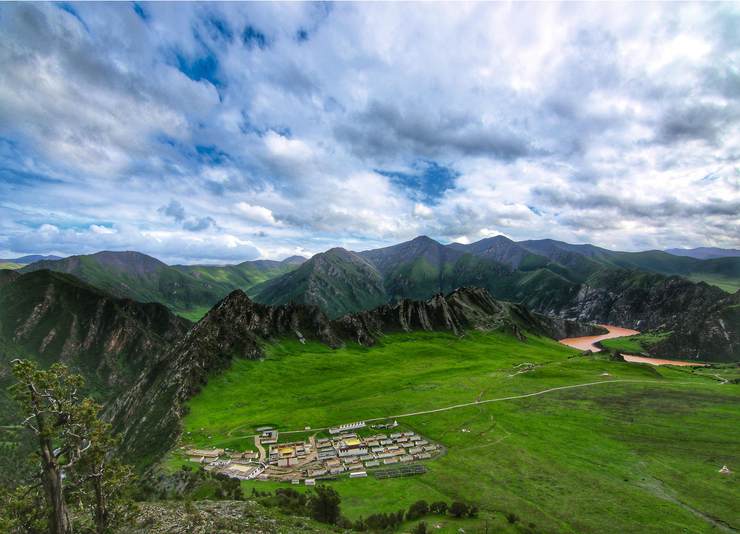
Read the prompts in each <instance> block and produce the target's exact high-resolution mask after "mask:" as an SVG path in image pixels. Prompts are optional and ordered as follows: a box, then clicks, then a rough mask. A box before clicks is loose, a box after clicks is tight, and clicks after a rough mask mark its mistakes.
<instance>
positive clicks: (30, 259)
mask: <svg viewBox="0 0 740 534" xmlns="http://www.w3.org/2000/svg"><path fill="white" fill-rule="evenodd" d="M61 259H62V258H61V257H60V256H54V255H48V256H41V255H39V254H32V255H30V256H21V257H20V258H11V259H0V263H15V264H17V265H28V264H30V263H34V262H36V261H44V260H61Z"/></svg>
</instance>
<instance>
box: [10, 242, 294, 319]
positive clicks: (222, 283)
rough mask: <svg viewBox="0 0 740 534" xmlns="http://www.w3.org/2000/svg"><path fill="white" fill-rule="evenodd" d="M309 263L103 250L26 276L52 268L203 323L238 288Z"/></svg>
mask: <svg viewBox="0 0 740 534" xmlns="http://www.w3.org/2000/svg"><path fill="white" fill-rule="evenodd" d="M303 261H305V258H301V257H298V256H293V257H291V258H288V259H285V260H283V261H271V260H256V261H245V262H243V263H239V264H237V265H174V266H170V265H167V264H165V263H164V262H161V261H159V260H158V259H156V258H153V257H151V256H147V255H146V254H142V253H140V252H131V251H127V252H110V251H103V252H98V253H96V254H90V255H83V256H70V257H68V258H64V259H58V260H48V259H47V260H42V261H37V262H35V263H32V264H31V265H27V266H25V267H23V268H21V269H20V271H21V272H24V273H27V272H32V271H38V270H43V269H49V270H52V271H58V272H63V273H68V274H72V275H74V276H75V277H77V278H79V279H80V280H83V281H85V282H87V283H88V284H90V285H92V286H95V287H97V288H100V289H103V290H105V291H106V292H108V293H110V294H111V295H114V296H117V297H121V298H130V299H134V300H137V301H139V302H159V303H162V304H164V305H166V306H168V307H169V308H170V309H171V310H173V311H175V312H177V313H180V314H181V315H183V316H185V317H188V318H190V319H196V320H197V319H200V317H202V316H203V315H204V314H205V312H206V311H208V309H209V308H210V307H211V306H213V305H214V304H215V303H216V302H218V301H219V300H220V299H222V298H224V297H225V296H226V295H228V294H229V293H230V292H231V291H233V290H234V289H249V288H251V287H253V286H254V285H256V284H258V283H260V282H263V281H265V280H267V279H269V278H271V277H274V276H277V275H280V274H283V273H286V272H288V271H290V270H292V269H294V268H296V267H297V266H298V265H300V264H301V263H302V262H303Z"/></svg>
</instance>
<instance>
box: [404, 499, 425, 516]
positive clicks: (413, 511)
mask: <svg viewBox="0 0 740 534" xmlns="http://www.w3.org/2000/svg"><path fill="white" fill-rule="evenodd" d="M428 513H429V505H428V504H427V502H426V501H424V500H422V501H416V502H415V503H414V504H412V505H411V506H409V511H408V512H406V519H408V520H409V521H413V520H414V519H419V518H420V517H424V516H425V515H427V514H428Z"/></svg>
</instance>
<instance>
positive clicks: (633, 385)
mask: <svg viewBox="0 0 740 534" xmlns="http://www.w3.org/2000/svg"><path fill="white" fill-rule="evenodd" d="M735 374H736V370H735V368H734V367H727V366H724V367H717V368H716V369H712V368H702V369H701V371H695V370H692V369H677V368H673V367H661V368H655V367H652V366H649V365H644V364H630V363H624V362H612V361H609V360H608V359H607V358H606V357H603V356H591V357H583V356H580V355H579V354H578V353H577V352H576V351H574V350H572V349H569V348H567V347H563V346H561V345H559V344H557V343H556V342H554V341H550V340H545V339H539V338H534V337H532V338H529V339H528V340H527V341H526V342H520V341H518V340H516V339H515V338H513V337H511V336H509V335H506V334H503V333H488V334H483V333H472V334H469V335H467V336H466V337H465V338H463V339H458V338H456V337H454V336H451V335H446V334H429V333H415V334H396V335H391V336H387V337H385V338H384V339H383V342H382V343H381V344H379V345H378V346H376V347H373V348H371V349H366V348H362V347H359V346H348V347H346V348H343V349H340V350H336V351H334V350H331V349H329V348H327V347H325V346H323V345H320V344H313V343H309V344H306V345H301V344H299V343H298V342H293V341H285V342H282V343H277V344H275V345H272V346H271V347H270V348H269V352H268V356H267V358H266V359H265V360H263V361H238V362H235V363H234V365H233V367H232V368H231V369H230V370H229V371H227V372H226V373H224V374H222V375H220V376H217V377H214V378H213V379H212V380H211V381H210V383H209V384H208V385H207V386H206V387H205V388H204V390H203V391H202V392H201V394H199V395H198V396H197V397H196V398H194V399H193V400H192V401H191V403H190V413H189V415H188V416H187V418H186V420H185V434H184V436H183V440H184V441H186V442H187V443H188V444H191V445H194V446H202V447H228V448H232V449H234V450H245V449H251V448H253V447H254V438H253V435H254V434H255V432H256V429H257V428H258V427H261V426H265V425H274V426H276V427H278V428H279V429H280V431H281V441H282V439H285V441H294V440H296V439H304V438H305V437H307V436H309V435H312V434H316V435H318V436H321V435H324V434H322V433H323V432H324V431H323V430H318V431H317V430H316V429H322V428H327V427H330V426H334V425H338V424H342V423H347V422H351V421H358V420H369V419H372V418H376V417H379V418H384V417H390V416H397V415H403V414H410V413H414V412H428V411H429V410H433V409H435V410H436V409H441V408H444V407H450V406H453V405H459V404H464V406H461V407H457V408H452V409H449V410H445V411H435V412H432V413H421V414H419V415H411V416H408V417H401V418H399V419H398V421H399V423H400V424H402V425H403V427H404V428H408V429H411V430H413V431H415V432H417V433H418V434H421V435H424V436H427V437H428V438H429V439H430V440H433V441H434V442H436V443H440V444H441V445H442V446H443V447H445V449H446V454H444V455H443V456H441V457H440V458H437V459H434V460H431V461H427V462H424V464H423V465H424V467H425V468H426V472H425V473H420V474H417V475H414V476H408V477H393V478H385V479H381V478H376V477H368V478H363V479H352V480H350V479H346V478H345V479H339V480H337V481H334V482H330V483H331V484H333V485H334V487H335V488H336V489H337V491H339V493H340V495H341V496H342V508H343V512H344V513H345V515H347V516H348V517H350V518H357V517H360V516H367V515H369V514H372V513H377V512H390V511H395V510H398V509H400V508H406V507H408V506H409V504H411V503H412V502H414V501H416V500H418V499H426V500H427V501H429V502H432V501H437V500H445V501H448V502H449V501H451V500H463V501H466V502H470V503H474V504H477V505H478V506H479V507H480V510H481V512H480V517H479V519H477V520H466V521H465V522H464V528H465V529H466V531H467V532H471V531H477V529H480V531H483V530H482V529H483V528H484V524H485V523H486V522H487V524H488V525H489V528H490V529H492V530H491V531H495V529H496V528H499V529H500V530H505V529H509V530H511V531H517V530H516V529H517V528H519V527H518V526H517V525H514V526H512V525H510V524H508V523H507V522H506V520H505V514H516V516H518V518H520V520H519V521H520V522H519V523H518V525H529V524H530V523H531V524H533V525H534V528H535V530H536V531H538V532H539V531H545V532H607V531H609V532H614V531H625V532H636V531H637V530H636V528H637V526H638V525H640V527H639V531H640V532H655V533H658V532H660V533H662V532H722V531H728V532H732V529H733V528H734V529H740V484H738V482H737V473H736V472H737V471H740V447H738V444H740V402H739V401H740V389H739V388H738V386H737V384H732V383H723V382H724V380H723V377H724V376H734V375H735ZM571 386H579V387H571ZM565 387H567V389H553V388H565ZM532 393H541V394H537V395H533V396H528V397H522V398H510V397H517V396H521V395H528V394H532ZM497 399H500V400H497ZM489 401H493V402H489ZM306 427H311V428H312V429H313V430H309V431H306V430H305V428H306ZM291 430H300V431H301V433H297V434H289V435H285V432H286V431H291ZM171 461H172V462H176V459H173V460H171ZM723 465H727V466H728V467H729V468H730V469H731V470H732V471H733V473H731V474H729V475H728V474H721V473H719V470H720V468H721V467H722V466H723ZM243 484H244V486H245V489H247V491H251V488H252V487H255V488H257V489H271V488H274V487H276V484H278V483H276V482H260V481H246V482H244V483H243ZM300 488H303V486H300ZM434 521H435V519H434V518H433V517H432V518H429V520H428V522H430V523H433V522H434ZM447 523H449V521H447ZM453 523H454V522H453ZM443 526H444V525H443ZM459 526H463V523H462V522H461V523H460V524H459V525H458V524H457V523H455V524H454V525H451V526H449V528H450V529H452V531H455V530H456V529H457V528H459ZM445 528H446V527H445ZM440 531H444V528H443V529H441V530H440Z"/></svg>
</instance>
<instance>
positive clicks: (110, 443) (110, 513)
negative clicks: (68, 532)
mask: <svg viewBox="0 0 740 534" xmlns="http://www.w3.org/2000/svg"><path fill="white" fill-rule="evenodd" d="M99 412H100V406H99V405H98V404H96V403H95V402H93V401H92V400H90V399H85V400H83V401H82V403H81V405H80V414H81V415H82V416H83V417H85V421H86V424H87V426H88V428H89V429H90V431H89V435H88V440H89V447H88V449H87V451H86V452H85V454H84V455H82V457H81V458H80V461H79V463H78V464H77V466H75V470H74V471H73V472H72V473H71V474H70V486H73V494H74V496H76V497H78V498H79V500H80V502H81V503H82V504H83V506H84V507H85V508H87V510H88V511H89V512H90V516H91V519H92V521H93V524H94V528H95V532H96V534H104V533H105V532H108V531H109V529H110V528H111V527H113V526H114V525H118V524H120V523H122V522H124V521H125V520H126V519H127V518H128V517H129V515H130V514H131V511H132V506H131V503H130V501H129V500H128V499H126V498H125V492H126V489H127V488H129V487H130V486H131V483H132V482H133V480H134V473H133V471H132V470H131V468H130V467H129V466H127V465H125V464H123V463H121V462H120V461H119V460H118V459H117V458H115V457H114V456H113V455H112V454H111V452H112V451H113V450H114V449H115V447H116V445H117V444H118V440H117V439H116V438H115V437H114V436H113V433H112V429H111V425H110V424H108V423H106V422H104V421H102V420H101V419H100V418H99Z"/></svg>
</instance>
